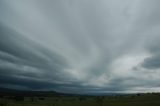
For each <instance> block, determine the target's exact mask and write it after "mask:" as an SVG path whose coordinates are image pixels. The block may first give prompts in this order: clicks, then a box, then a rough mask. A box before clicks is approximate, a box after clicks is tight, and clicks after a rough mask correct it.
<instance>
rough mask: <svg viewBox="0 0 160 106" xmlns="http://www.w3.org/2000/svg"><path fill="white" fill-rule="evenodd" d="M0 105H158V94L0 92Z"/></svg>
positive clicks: (159, 105) (159, 96) (159, 101)
mask: <svg viewBox="0 0 160 106" xmlns="http://www.w3.org/2000/svg"><path fill="white" fill-rule="evenodd" d="M16 93H17V95H15V94H16ZM47 95H48V96H47ZM0 106H160V94H159V93H148V94H134V95H110V96H79V95H65V94H58V93H55V92H45V93H44V92H36V93H35V92H23V93H22V92H21V93H19V92H9V93H8V92H7V93H6V92H1V94H0Z"/></svg>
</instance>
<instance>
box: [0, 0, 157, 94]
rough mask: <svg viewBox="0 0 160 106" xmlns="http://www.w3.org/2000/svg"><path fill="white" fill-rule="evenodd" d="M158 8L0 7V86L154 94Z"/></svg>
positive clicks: (35, 0)
mask: <svg viewBox="0 0 160 106" xmlns="http://www.w3.org/2000/svg"><path fill="white" fill-rule="evenodd" d="M159 5H160V0H0V86H1V87H9V88H16V89H29V90H55V91H60V92H69V93H108V92H113V93H117V92H123V93H126V92H127V93H132V92H133V93H134V92H157V91H160V46H159V45H160V7H159Z"/></svg>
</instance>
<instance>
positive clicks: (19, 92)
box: [0, 88, 69, 97]
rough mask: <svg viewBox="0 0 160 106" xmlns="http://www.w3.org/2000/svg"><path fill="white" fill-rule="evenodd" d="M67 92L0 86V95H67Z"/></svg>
mask: <svg viewBox="0 0 160 106" xmlns="http://www.w3.org/2000/svg"><path fill="white" fill-rule="evenodd" d="M67 95H69V94H64V93H59V92H55V91H29V90H28V91H27V90H16V89H9V88H0V96H43V97H44V96H47V97H48V96H67Z"/></svg>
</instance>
